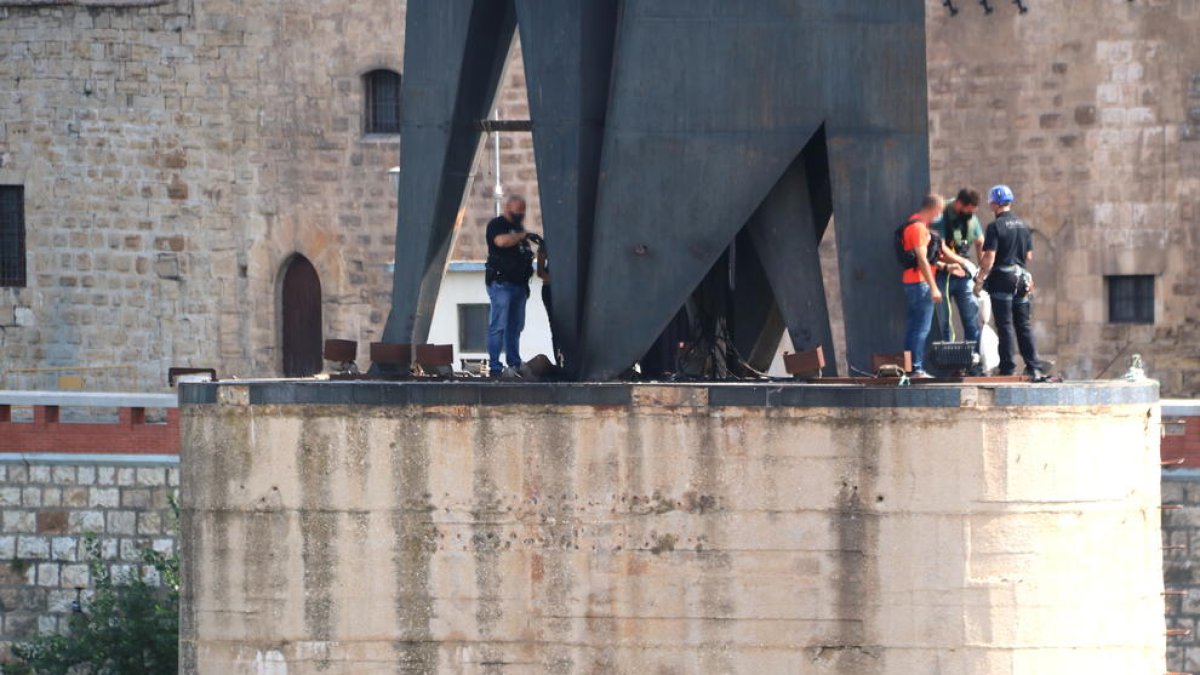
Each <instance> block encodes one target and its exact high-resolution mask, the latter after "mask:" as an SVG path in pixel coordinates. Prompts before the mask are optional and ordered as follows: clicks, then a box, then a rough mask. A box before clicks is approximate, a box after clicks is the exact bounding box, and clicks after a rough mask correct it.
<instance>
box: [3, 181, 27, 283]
mask: <svg viewBox="0 0 1200 675" xmlns="http://www.w3.org/2000/svg"><path fill="white" fill-rule="evenodd" d="M24 285H25V188H24V187H23V186H20V185H0V286H24Z"/></svg>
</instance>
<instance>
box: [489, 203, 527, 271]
mask: <svg viewBox="0 0 1200 675" xmlns="http://www.w3.org/2000/svg"><path fill="white" fill-rule="evenodd" d="M522 231H523V229H522V228H520V227H517V226H516V225H514V224H512V223H510V222H508V219H507V218H505V217H504V216H496V217H495V218H493V219H492V220H491V222H489V223H488V224H487V232H486V233H485V235H484V236H486V237H487V249H488V257H487V273H486V281H487V283H489V284H490V283H492V282H493V281H497V280H500V281H509V282H512V283H514V284H524V283H528V282H529V277H530V276H532V275H533V267H532V261H533V252H532V251H530V249H529V243H528V242H525V241H522V242H521V243H520V244H517V245H516V246H509V247H508V248H504V247H502V246H497V245H496V236H497V235H501V234H508V233H510V232H522Z"/></svg>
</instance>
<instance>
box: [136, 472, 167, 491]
mask: <svg viewBox="0 0 1200 675" xmlns="http://www.w3.org/2000/svg"><path fill="white" fill-rule="evenodd" d="M137 484H138V485H142V486H147V487H155V486H159V485H166V484H167V477H166V470H165V469H160V468H150V467H145V468H139V469H138V470H137Z"/></svg>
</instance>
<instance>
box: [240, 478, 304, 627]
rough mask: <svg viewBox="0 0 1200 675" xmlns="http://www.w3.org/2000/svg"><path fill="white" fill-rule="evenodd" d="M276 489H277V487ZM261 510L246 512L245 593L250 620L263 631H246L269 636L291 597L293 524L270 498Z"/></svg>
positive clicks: (243, 544) (252, 624)
mask: <svg viewBox="0 0 1200 675" xmlns="http://www.w3.org/2000/svg"><path fill="white" fill-rule="evenodd" d="M276 491H277V490H276ZM263 504H264V506H263V507H262V508H260V509H258V510H254V511H249V512H247V513H246V514H245V527H244V528H243V543H242V554H243V562H242V568H243V570H244V577H243V579H242V597H243V598H244V599H245V602H246V606H247V609H248V610H249V612H250V616H249V617H248V618H247V623H248V624H249V625H250V626H254V625H255V624H256V623H257V625H258V626H259V627H260V628H261V629H262V635H261V636H258V635H253V634H251V635H247V636H246V637H247V638H248V639H251V640H253V639H259V638H270V637H271V631H272V628H273V626H274V625H275V623H276V622H277V621H278V620H279V619H281V618H282V616H283V614H284V609H285V606H286V604H287V602H288V600H289V597H288V594H289V591H288V576H287V561H288V559H289V558H291V556H292V551H291V550H290V549H289V548H288V542H289V541H290V530H291V527H290V524H289V520H288V514H287V513H286V512H284V511H283V509H282V508H280V507H279V506H278V503H275V504H273V505H271V502H270V500H269V499H268V500H266V501H264V502H263Z"/></svg>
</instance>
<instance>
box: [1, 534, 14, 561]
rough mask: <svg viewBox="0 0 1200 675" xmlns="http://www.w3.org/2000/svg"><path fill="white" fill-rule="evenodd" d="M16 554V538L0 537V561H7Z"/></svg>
mask: <svg viewBox="0 0 1200 675" xmlns="http://www.w3.org/2000/svg"><path fill="white" fill-rule="evenodd" d="M16 553H17V538H16V537H13V536H3V537H0V560H9V559H11V558H12V557H13V556H15V555H16Z"/></svg>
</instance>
